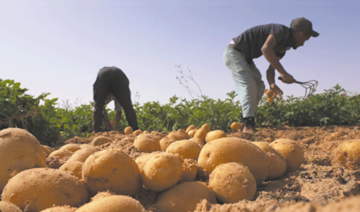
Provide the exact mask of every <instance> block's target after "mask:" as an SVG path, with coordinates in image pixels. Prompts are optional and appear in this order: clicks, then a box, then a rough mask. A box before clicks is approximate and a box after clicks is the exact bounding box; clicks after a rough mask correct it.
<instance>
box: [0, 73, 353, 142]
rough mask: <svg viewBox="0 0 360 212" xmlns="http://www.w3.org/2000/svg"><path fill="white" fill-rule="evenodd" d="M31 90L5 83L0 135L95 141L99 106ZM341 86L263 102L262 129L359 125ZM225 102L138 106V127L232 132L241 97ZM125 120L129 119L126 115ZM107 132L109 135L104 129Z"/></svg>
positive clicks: (0, 83) (0, 92)
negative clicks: (8, 131) (60, 102)
mask: <svg viewBox="0 0 360 212" xmlns="http://www.w3.org/2000/svg"><path fill="white" fill-rule="evenodd" d="M26 91H27V89H24V88H20V83H15V82H14V81H13V80H1V79H0V108H1V110H0V130H1V129H4V128H7V127H19V128H24V129H27V130H28V131H29V132H31V133H32V134H34V135H35V136H36V137H37V138H38V139H39V140H40V141H41V142H42V143H46V144H51V143H52V142H54V141H56V140H58V139H59V137H60V135H61V136H62V137H63V138H65V139H67V138H72V137H74V136H79V137H88V136H91V129H92V121H93V120H92V112H93V107H94V103H93V102H90V103H89V104H82V105H80V106H77V107H74V108H73V107H72V106H71V105H69V104H66V105H65V107H56V105H57V99H56V98H55V99H46V97H47V96H48V95H49V94H48V93H44V94H42V95H40V96H38V97H34V96H31V95H28V94H25V92H26ZM343 93H344V89H343V88H341V87H340V86H339V85H336V86H335V87H333V88H331V89H328V90H325V92H324V93H321V94H316V95H313V96H310V97H309V98H308V99H306V100H301V99H300V98H297V97H293V96H288V97H287V98H286V99H284V100H278V99H275V101H274V102H273V103H272V104H270V103H269V102H268V101H267V99H266V97H264V98H263V99H262V100H261V102H260V105H259V107H258V110H257V114H256V120H257V123H258V125H259V126H270V127H271V126H279V125H285V124H286V125H289V126H322V125H355V124H360V95H357V96H352V97H351V96H346V95H343ZM227 96H228V97H227V98H226V99H225V100H220V99H218V100H214V99H211V98H208V97H207V96H201V98H198V99H192V100H187V99H180V98H179V97H177V96H173V97H171V98H170V101H169V103H167V104H164V105H161V104H160V103H159V102H156V101H153V102H147V103H145V104H143V105H139V104H134V109H135V112H136V114H137V117H138V123H139V127H140V128H141V129H143V130H149V131H152V130H156V131H171V130H177V129H180V128H181V129H186V128H187V127H188V126H189V125H191V124H194V125H195V126H197V127H200V126H202V125H203V124H205V123H207V124H209V125H210V126H211V129H221V130H224V131H229V130H230V124H231V123H232V122H234V121H237V122H240V121H241V117H242V112H241V105H240V102H239V101H236V100H235V98H236V93H235V91H232V92H230V93H227ZM107 112H108V114H109V115H108V116H109V119H112V120H114V118H115V114H116V112H115V111H113V110H110V109H107ZM123 114H124V113H123ZM126 126H128V124H127V121H126V117H125V115H123V116H122V118H121V120H120V123H119V130H122V129H124V128H125V127H126ZM103 130H104V131H105V129H104V128H103Z"/></svg>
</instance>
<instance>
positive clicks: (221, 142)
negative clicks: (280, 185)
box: [198, 137, 270, 185]
mask: <svg viewBox="0 0 360 212" xmlns="http://www.w3.org/2000/svg"><path fill="white" fill-rule="evenodd" d="M228 162H238V163H242V164H243V165H244V166H247V167H248V168H249V169H250V172H251V173H252V174H253V176H254V178H255V180H256V184H257V185H260V184H261V183H262V182H263V181H264V180H265V179H266V177H267V175H268V172H269V167H270V157H269V156H268V155H267V154H265V153H264V152H263V151H262V150H261V149H260V148H259V147H257V146H256V145H255V144H252V143H251V142H250V141H247V140H244V139H240V138H236V137H227V138H219V139H216V140H213V141H211V142H209V143H207V144H205V145H204V147H203V148H202V150H201V152H200V155H199V159H198V163H199V165H200V166H201V167H202V168H203V169H204V170H205V171H207V172H210V173H211V172H212V171H213V170H214V169H215V168H216V166H218V165H220V164H222V163H228Z"/></svg>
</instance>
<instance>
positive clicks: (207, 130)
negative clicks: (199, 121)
mask: <svg viewBox="0 0 360 212" xmlns="http://www.w3.org/2000/svg"><path fill="white" fill-rule="evenodd" d="M201 129H204V130H205V131H206V132H210V130H211V129H210V125H208V124H204V125H203V126H201Z"/></svg>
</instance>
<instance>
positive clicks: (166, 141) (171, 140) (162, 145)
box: [159, 137, 177, 151]
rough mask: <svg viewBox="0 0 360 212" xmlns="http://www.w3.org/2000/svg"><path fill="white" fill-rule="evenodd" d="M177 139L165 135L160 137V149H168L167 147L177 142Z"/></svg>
mask: <svg viewBox="0 0 360 212" xmlns="http://www.w3.org/2000/svg"><path fill="white" fill-rule="evenodd" d="M176 141H177V140H176V139H175V138H173V137H171V138H169V137H163V138H162V139H160V141H159V143H160V149H161V151H166V149H167V148H168V146H169V145H170V144H172V143H174V142H176Z"/></svg>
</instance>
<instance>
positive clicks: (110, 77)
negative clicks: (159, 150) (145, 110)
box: [93, 67, 139, 133]
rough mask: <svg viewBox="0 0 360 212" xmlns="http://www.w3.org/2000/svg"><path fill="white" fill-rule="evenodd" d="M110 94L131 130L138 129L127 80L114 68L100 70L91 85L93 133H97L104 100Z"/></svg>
mask: <svg viewBox="0 0 360 212" xmlns="http://www.w3.org/2000/svg"><path fill="white" fill-rule="evenodd" d="M109 93H110V94H112V95H113V96H114V97H115V98H116V100H117V101H118V102H119V103H120V105H121V106H122V107H123V109H124V111H125V115H126V120H127V122H128V124H129V126H131V127H132V128H133V130H137V129H139V127H138V123H137V118H136V113H135V110H134V107H133V104H132V102H131V94H130V89H129V79H128V78H127V77H126V75H125V74H124V72H122V71H121V70H120V69H119V68H116V67H104V68H102V69H100V71H99V74H98V76H97V78H96V81H95V83H94V85H93V94H94V101H95V106H94V112H93V132H95V133H96V132H99V131H100V127H101V124H102V117H103V115H102V112H103V110H104V106H105V100H106V97H107V96H108V94H109Z"/></svg>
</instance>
